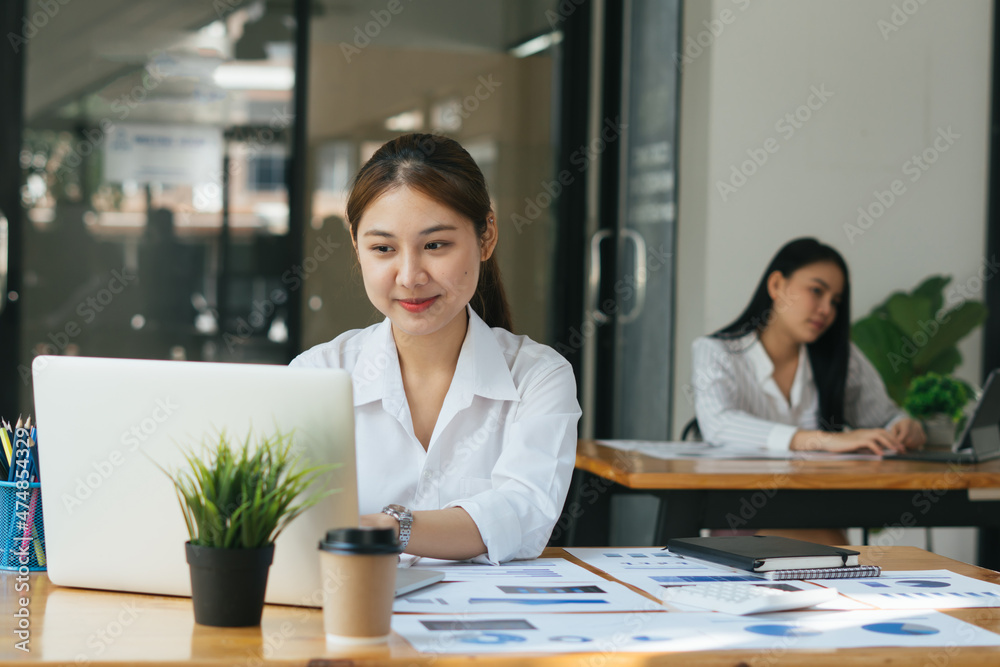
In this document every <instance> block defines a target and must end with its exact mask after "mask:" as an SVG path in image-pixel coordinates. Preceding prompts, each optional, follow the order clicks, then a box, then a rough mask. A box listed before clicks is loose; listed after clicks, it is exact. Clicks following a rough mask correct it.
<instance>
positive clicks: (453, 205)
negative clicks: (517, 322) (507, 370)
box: [347, 134, 513, 331]
mask: <svg viewBox="0 0 1000 667" xmlns="http://www.w3.org/2000/svg"><path fill="white" fill-rule="evenodd" d="M402 186H406V187H408V188H412V189H414V190H416V191H417V192H420V193H422V194H424V195H426V196H428V197H430V198H431V199H433V200H434V201H436V202H438V203H439V204H441V205H443V206H447V207H448V208H450V209H452V210H453V211H455V212H457V213H459V214H461V215H463V216H465V217H466V218H468V219H469V220H471V221H472V224H473V226H474V227H475V229H476V235H477V236H478V237H479V238H480V239H482V238H483V234H485V233H486V227H487V218H489V216H490V211H491V210H492V207H491V206H490V195H489V192H488V191H487V189H486V179H485V178H483V172H482V171H480V169H479V166H478V165H477V164H476V162H475V160H473V159H472V156H471V155H469V153H468V151H466V150H465V149H464V148H462V146H461V145H460V144H459V143H458V142H457V141H455V140H454V139H449V138H447V137H442V136H438V135H433V134H404V135H403V136H401V137H397V138H396V139H393V140H392V141H389V142H387V143H385V144H383V145H382V147H381V148H379V149H378V150H377V151H375V154H374V155H372V156H371V159H369V160H368V162H366V163H365V165H364V166H363V167H361V170H360V171H358V175H357V176H356V177H355V179H354V184H353V185H352V187H351V193H350V195H348V198H347V221H348V223H349V224H350V225H351V236H353V237H354V241H355V243H357V240H358V223H359V222H360V221H361V216H362V215H364V212H365V210H366V209H367V208H368V207H369V206H370V205H371V204H372V203H373V202H374V201H375V200H376V199H378V198H379V197H381V196H382V195H384V194H385V193H387V192H389V191H390V190H393V189H395V188H398V187H402ZM470 304H471V305H472V309H473V310H475V311H476V314H477V315H479V317H481V318H482V319H483V321H484V322H486V324H488V325H489V326H491V327H503V328H504V329H507V330H508V331H513V324H512V322H511V317H510V307H509V306H508V305H507V297H506V294H505V292H504V289H503V281H502V280H501V277H500V266H499V264H497V260H496V254H495V253H494V254H493V255H491V256H490V258H489V259H487V260H486V261H485V262H481V263H480V265H479V283H478V285H477V286H476V293H475V294H474V295H473V296H472V301H471V302H470Z"/></svg>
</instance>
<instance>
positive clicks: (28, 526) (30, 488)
mask: <svg viewBox="0 0 1000 667" xmlns="http://www.w3.org/2000/svg"><path fill="white" fill-rule="evenodd" d="M18 486H20V487H21V488H18ZM0 547H3V551H2V552H0V570H21V568H24V567H27V568H28V570H29V571H31V572H39V571H42V570H44V569H45V525H44V523H43V522H42V489H41V485H40V484H39V483H38V482H34V483H31V484H28V483H25V482H0Z"/></svg>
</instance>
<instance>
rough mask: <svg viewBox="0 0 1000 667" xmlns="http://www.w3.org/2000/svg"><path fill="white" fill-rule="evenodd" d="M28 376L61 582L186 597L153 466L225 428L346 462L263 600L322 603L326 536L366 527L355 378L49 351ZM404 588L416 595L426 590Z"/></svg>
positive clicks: (169, 513)
mask: <svg viewBox="0 0 1000 667" xmlns="http://www.w3.org/2000/svg"><path fill="white" fill-rule="evenodd" d="M32 376H33V382H34V399H35V416H36V421H37V424H38V442H39V445H38V455H39V459H40V469H41V470H42V474H41V484H42V499H43V520H44V525H45V546H46V556H47V560H48V562H47V568H48V575H49V579H50V580H51V581H52V582H53V583H55V584H58V585H61V586H75V587H81V588H98V589H105V590H115V591H132V592H138V593H158V594H165V595H190V594H191V580H190V572H189V568H188V565H187V562H186V559H185V554H184V542H186V541H187V540H188V539H189V536H188V533H187V528H186V526H185V523H184V518H183V515H182V513H181V509H180V506H179V504H178V499H177V495H176V493H175V491H174V487H173V484H172V482H171V481H170V479H169V478H168V477H167V475H166V474H165V473H164V472H163V471H161V470H160V469H159V468H157V464H158V465H160V466H162V467H164V468H166V469H167V470H177V469H178V468H182V467H186V465H185V462H184V458H183V450H182V448H188V449H194V450H195V451H198V447H199V446H200V444H201V443H202V442H203V441H204V440H206V439H211V438H213V437H217V435H218V433H219V432H221V431H222V430H225V432H226V433H227V434H228V435H229V436H231V437H232V439H233V440H234V441H236V442H243V441H244V439H245V438H246V436H247V434H248V433H249V432H251V430H252V432H253V433H254V434H256V433H265V432H269V433H273V432H274V431H276V430H280V431H282V432H288V431H291V430H294V432H295V440H294V443H295V444H294V446H295V447H296V448H297V449H298V450H299V451H300V452H301V453H302V455H303V457H304V458H305V459H307V460H308V463H309V464H311V465H323V464H329V463H336V464H340V465H339V467H338V468H336V469H335V470H333V471H332V472H329V473H327V474H326V475H325V477H324V478H323V479H322V480H320V482H319V484H320V485H321V486H322V487H324V488H335V489H338V490H339V491H338V492H337V493H335V494H332V495H330V496H328V497H327V498H325V499H324V500H323V501H322V502H320V503H319V504H317V505H316V506H314V507H312V508H310V509H309V510H307V511H306V512H305V513H303V514H302V515H301V516H300V517H298V518H297V519H296V520H295V521H294V522H292V524H290V525H289V527H288V528H287V529H286V530H285V531H284V532H283V533H282V534H281V535H280V536H279V537H278V540H277V542H276V544H275V554H274V562H273V563H272V565H271V569H270V572H269V575H268V584H267V595H266V601H267V602H271V603H280V604H293V605H304V606H320V605H321V604H322V585H323V582H321V581H320V575H319V555H318V554H319V551H318V545H319V541H320V539H321V538H322V536H323V535H325V534H326V531H327V530H328V529H330V528H336V527H340V526H352V525H357V521H358V494H357V479H356V478H357V472H356V467H355V459H354V406H353V400H352V390H351V379H350V375H349V374H348V373H347V372H345V371H341V370H330V369H314V368H289V367H286V366H266V365H259V364H223V363H200V362H179V361H149V360H134V359H101V358H92V357H50V356H41V357H37V358H36V359H35V361H34V363H33V364H32ZM316 488H319V487H316ZM403 576H408V577H412V576H415V575H403ZM435 576H436V575H435V574H433V573H431V574H429V575H427V576H426V578H425V579H426V583H424V584H422V585H427V584H429V583H433V582H434V581H436V580H438V579H440V577H439V576H438V577H437V578H436V579H435ZM401 578H402V577H401ZM400 584H401V586H402V587H403V588H405V589H406V590H407V591H408V590H413V589H414V588H416V587H419V586H420V585H421V583H420V582H409V581H401V582H400Z"/></svg>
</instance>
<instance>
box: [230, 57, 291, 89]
mask: <svg viewBox="0 0 1000 667" xmlns="http://www.w3.org/2000/svg"><path fill="white" fill-rule="evenodd" d="M213 79H214V80H215V83H216V85H217V86H219V87H220V88H227V89H229V90H291V89H292V87H293V86H294V85H295V70H293V69H292V68H291V67H265V66H262V65H240V64H237V63H226V64H224V65H219V67H218V68H216V70H215V74H213Z"/></svg>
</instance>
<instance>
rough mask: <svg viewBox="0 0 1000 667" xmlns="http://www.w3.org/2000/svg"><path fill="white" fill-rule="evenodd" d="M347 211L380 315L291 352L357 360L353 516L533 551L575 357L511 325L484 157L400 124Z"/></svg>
mask: <svg viewBox="0 0 1000 667" xmlns="http://www.w3.org/2000/svg"><path fill="white" fill-rule="evenodd" d="M347 219H348V222H349V224H350V229H351V235H352V237H353V241H354V248H355V251H356V253H357V257H358V263H359V264H360V266H361V273H362V276H363V279H364V285H365V291H366V292H367V294H368V298H369V299H370V300H371V302H372V304H373V305H374V306H375V307H376V308H377V309H378V310H379V311H381V312H382V313H383V314H384V315H385V316H386V319H385V320H384V321H383V322H382V323H381V324H376V325H374V326H371V327H368V328H367V329H359V330H353V331H348V332H346V333H343V334H341V335H340V336H338V337H337V338H335V339H333V340H332V341H330V342H328V343H323V344H321V345H318V346H316V347H314V348H312V349H310V350H308V351H306V352H304V353H303V354H301V355H299V356H298V357H297V358H296V359H294V360H293V361H292V365H296V366H316V367H324V368H344V369H346V370H348V371H350V372H351V375H352V378H353V382H354V406H355V433H356V440H357V467H358V495H359V503H360V511H361V514H362V517H361V523H362V524H363V525H369V526H381V527H391V528H393V529H395V530H397V531H398V535H399V537H400V542H401V543H403V544H404V545H405V546H404V551H405V552H406V553H409V554H412V555H415V556H430V557H435V558H447V559H467V558H474V557H476V558H477V559H479V560H485V561H487V562H492V563H500V562H502V561H506V560H510V559H513V558H533V557H535V556H537V555H538V554H539V553H541V551H542V549H543V548H544V546H545V544H546V542H547V541H548V538H549V535H550V533H551V531H552V528H553V526H554V525H555V522H556V520H557V519H558V518H559V514H560V512H561V511H562V506H563V501H564V500H565V496H566V491H567V488H568V486H569V481H570V477H571V475H572V472H573V465H574V458H575V452H576V437H577V431H576V424H577V420H578V419H579V417H580V407H579V404H578V403H577V400H576V382H575V379H574V377H573V371H572V368H571V367H570V365H569V363H568V362H567V361H566V360H565V359H563V358H562V357H561V356H560V355H558V354H557V353H556V352H555V351H554V350H552V349H550V348H548V347H546V346H544V345H540V344H539V343H536V342H534V341H532V340H530V339H529V338H527V337H525V336H515V335H514V334H513V333H511V331H510V329H511V322H510V314H509V310H508V306H507V302H506V298H505V296H504V289H503V285H502V283H501V280H500V271H499V268H498V266H497V262H496V258H495V257H494V256H493V251H494V249H495V248H496V245H497V237H498V232H497V223H496V216H495V215H494V212H493V210H492V207H491V204H490V198H489V194H488V192H487V189H486V182H485V180H484V178H483V175H482V172H481V171H480V170H479V168H478V166H477V165H476V163H475V162H474V161H473V160H472V158H471V157H470V156H469V154H468V153H467V152H466V151H465V149H463V148H462V147H461V146H460V145H459V144H458V143H457V142H455V141H453V140H451V139H447V138H444V137H440V136H433V135H426V134H410V135H405V136H402V137H399V138H398V139H395V140H393V141H390V142H388V143H386V144H385V145H384V146H382V147H381V148H380V149H379V150H378V151H376V153H375V154H374V155H373V156H372V158H371V159H370V160H369V161H368V162H367V163H366V164H365V165H364V166H363V167H362V168H361V170H360V172H359V173H358V175H357V178H356V179H355V182H354V185H353V187H352V189H351V192H350V195H349V197H348V201H347Z"/></svg>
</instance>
